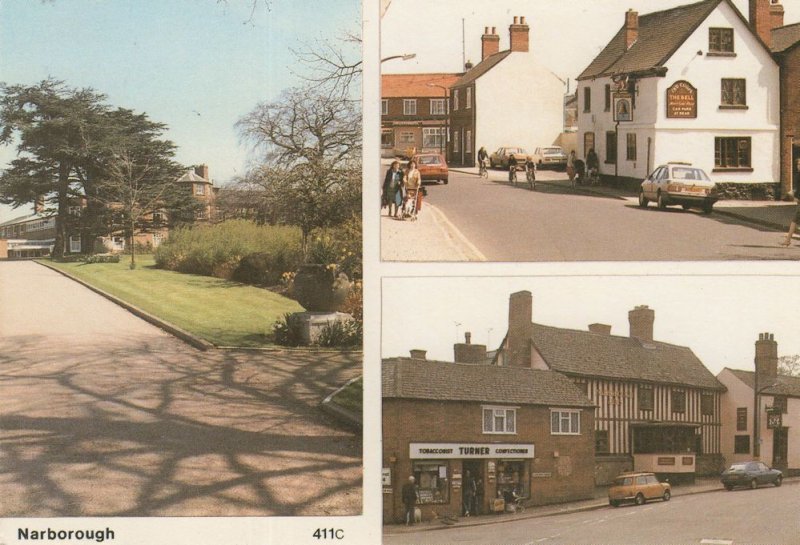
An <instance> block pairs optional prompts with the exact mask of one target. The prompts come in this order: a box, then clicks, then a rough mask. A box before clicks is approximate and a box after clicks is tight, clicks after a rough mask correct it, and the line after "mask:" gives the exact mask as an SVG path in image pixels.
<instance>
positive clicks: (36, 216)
mask: <svg viewBox="0 0 800 545" xmlns="http://www.w3.org/2000/svg"><path fill="white" fill-rule="evenodd" d="M52 216H53V214H36V213H34V214H26V215H25V216H18V217H16V218H13V219H10V220H8V221H4V222H2V223H0V227H5V226H6V225H14V224H17V223H25V222H26V221H31V220H36V219H45V218H49V217H52Z"/></svg>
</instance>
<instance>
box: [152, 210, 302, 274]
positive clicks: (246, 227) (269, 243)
mask: <svg viewBox="0 0 800 545" xmlns="http://www.w3.org/2000/svg"><path fill="white" fill-rule="evenodd" d="M256 254H258V257H256ZM250 256H253V257H250ZM246 258H247V261H246V263H245V265H244V266H243V267H242V263H243V261H245V259H246ZM155 259H156V266H157V267H159V268H163V269H169V270H173V271H178V272H183V273H192V274H202V275H206V276H218V277H222V278H234V279H236V280H240V281H242V282H247V283H256V284H276V283H278V281H279V279H280V277H281V275H282V274H283V273H284V272H287V271H294V270H295V269H297V266H298V265H299V264H300V263H301V262H302V251H301V247H300V230H299V229H297V228H296V227H288V226H273V225H257V224H255V223H253V222H251V221H247V220H231V221H226V222H223V223H219V224H216V225H195V226H191V227H183V228H179V229H176V230H175V231H173V232H172V233H171V234H170V236H169V238H168V239H167V240H166V241H164V242H163V243H161V244H160V245H159V247H158V248H157V249H156V252H155ZM240 269H241V270H240Z"/></svg>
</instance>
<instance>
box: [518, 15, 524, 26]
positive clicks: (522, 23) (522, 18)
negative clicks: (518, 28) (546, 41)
mask: <svg viewBox="0 0 800 545" xmlns="http://www.w3.org/2000/svg"><path fill="white" fill-rule="evenodd" d="M519 24H521V25H524V24H525V16H524V15H523V16H522V17H520V18H519Z"/></svg>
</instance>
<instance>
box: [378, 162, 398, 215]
mask: <svg viewBox="0 0 800 545" xmlns="http://www.w3.org/2000/svg"><path fill="white" fill-rule="evenodd" d="M381 201H382V204H383V205H384V206H388V207H389V216H390V217H392V216H394V217H395V218H396V217H398V214H399V213H400V206H402V204H403V171H402V170H400V161H392V165H391V166H390V167H389V170H387V171H386V176H385V177H384V179H383V198H382V199H381ZM393 206H394V213H392V207H393Z"/></svg>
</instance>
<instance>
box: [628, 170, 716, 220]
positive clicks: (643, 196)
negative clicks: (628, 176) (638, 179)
mask: <svg viewBox="0 0 800 545" xmlns="http://www.w3.org/2000/svg"><path fill="white" fill-rule="evenodd" d="M718 200H719V194H718V192H717V188H716V185H714V182H712V181H711V179H710V178H709V177H708V175H707V174H706V173H705V171H703V169H702V168H697V167H693V166H692V165H691V163H667V164H666V165H661V166H659V167H657V168H656V169H655V170H654V171H653V173H652V174H650V176H648V177H647V178H645V179H644V181H643V182H642V185H641V187H640V188H639V206H641V207H642V208H644V207H646V206H647V203H649V202H650V201H654V202H655V203H656V204H657V205H658V207H659V208H660V209H662V210H663V209H664V208H666V207H667V206H672V205H676V204H677V205H681V206H683V209H684V210H688V209H689V208H700V209H702V210H703V212H705V213H706V214H710V213H711V210H712V209H713V207H714V203H715V202H717V201H718Z"/></svg>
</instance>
